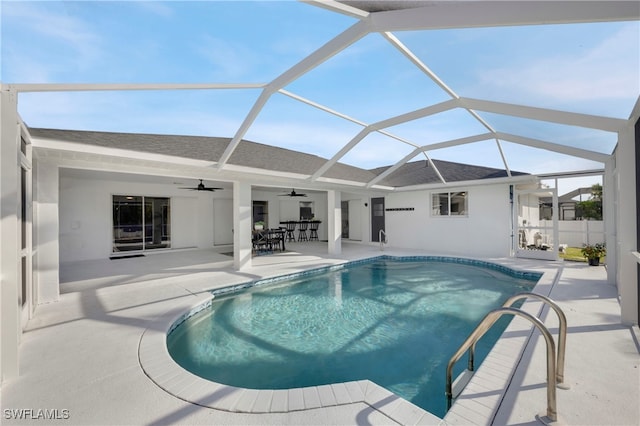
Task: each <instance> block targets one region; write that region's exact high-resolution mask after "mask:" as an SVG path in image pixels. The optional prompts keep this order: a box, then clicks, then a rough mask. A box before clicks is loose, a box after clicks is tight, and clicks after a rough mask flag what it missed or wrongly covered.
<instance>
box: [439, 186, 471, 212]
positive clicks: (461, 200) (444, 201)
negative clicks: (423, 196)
mask: <svg viewBox="0 0 640 426" xmlns="http://www.w3.org/2000/svg"><path fill="white" fill-rule="evenodd" d="M467 210H468V208H467V192H439V193H435V194H432V195H431V215H432V216H467Z"/></svg>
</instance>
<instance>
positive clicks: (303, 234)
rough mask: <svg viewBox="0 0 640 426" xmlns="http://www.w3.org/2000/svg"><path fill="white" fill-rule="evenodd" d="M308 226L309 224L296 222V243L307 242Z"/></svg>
mask: <svg viewBox="0 0 640 426" xmlns="http://www.w3.org/2000/svg"><path fill="white" fill-rule="evenodd" d="M308 226H309V222H307V221H302V222H298V241H309V238H308V237H307V227H308Z"/></svg>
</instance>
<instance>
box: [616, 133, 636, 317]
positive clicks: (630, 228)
mask: <svg viewBox="0 0 640 426" xmlns="http://www.w3.org/2000/svg"><path fill="white" fill-rule="evenodd" d="M633 130H634V129H633V125H632V124H631V123H630V126H629V127H628V128H627V129H625V130H623V131H621V132H620V133H619V135H618V147H617V148H616V169H617V172H618V173H617V175H618V176H617V182H616V184H617V187H618V206H617V224H616V225H617V230H616V234H617V237H618V246H617V249H618V250H617V252H618V259H617V260H618V262H617V265H616V267H617V269H618V276H617V285H618V295H619V299H620V309H621V317H622V323H623V324H638V263H637V261H636V257H635V256H634V255H633V252H636V251H637V250H638V245H637V241H636V228H637V226H636V225H637V224H636V212H637V210H636V164H635V158H636V154H635V148H636V146H635V145H636V144H640V141H635V140H634V132H633Z"/></svg>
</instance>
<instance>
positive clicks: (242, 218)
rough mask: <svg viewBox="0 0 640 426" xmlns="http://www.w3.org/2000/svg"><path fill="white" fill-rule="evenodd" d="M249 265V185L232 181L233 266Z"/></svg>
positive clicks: (239, 267) (237, 268)
mask: <svg viewBox="0 0 640 426" xmlns="http://www.w3.org/2000/svg"><path fill="white" fill-rule="evenodd" d="M250 266H251V185H250V184H248V183H246V182H234V183H233V267H234V268H235V269H236V270H238V271H240V270H243V269H246V268H248V267H250Z"/></svg>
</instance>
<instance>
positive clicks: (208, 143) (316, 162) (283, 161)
mask: <svg viewBox="0 0 640 426" xmlns="http://www.w3.org/2000/svg"><path fill="white" fill-rule="evenodd" d="M29 131H30V133H31V135H32V136H33V137H37V138H42V139H52V140H60V141H67V142H75V143H80V144H87V145H94V146H101V147H105V148H117V149H123V150H131V151H138V152H149V153H154V154H163V155H169V156H174V157H183V158H190V159H197V160H205V161H218V160H219V159H220V157H221V156H222V154H223V153H224V150H225V149H226V148H227V146H228V145H229V142H230V141H231V138H222V137H208V136H207V137H205V136H179V135H155V134H144V133H113V132H96V131H86V130H60V129H41V128H30V129H29ZM326 161H327V159H325V158H322V157H318V156H317V155H312V154H306V153H303V152H298V151H292V150H290V149H284V148H278V147H274V146H270V145H265V144H260V143H256V142H251V141H246V140H242V141H241V142H240V143H239V144H238V146H237V147H236V149H235V150H234V152H233V154H232V155H231V157H230V158H229V164H234V165H239V166H245V167H252V168H257V169H264V170H272V171H281V172H290V173H300V174H305V175H308V174H311V173H313V172H315V171H316V170H318V169H319V168H320V167H321V166H322V165H323V164H325V162H326ZM433 161H434V164H435V165H436V167H437V168H438V170H439V171H440V173H441V174H442V176H443V177H444V178H445V180H446V181H447V182H458V181H468V180H478V179H491V178H499V177H506V176H507V173H506V171H505V170H502V169H493V168H489V167H481V166H472V165H469V164H461V163H453V162H449V161H441V160H433ZM425 164H426V162H425V161H415V162H410V163H406V164H404V165H402V166H401V167H399V168H398V169H397V170H395V171H394V172H393V173H391V174H390V175H389V176H387V177H386V178H384V179H382V180H381V181H380V182H379V184H381V185H385V186H392V187H403V186H410V185H420V184H428V183H439V182H440V179H439V178H438V176H437V174H436V173H435V171H434V170H433V168H432V167H426V166H425ZM389 167H391V166H386V167H379V168H376V169H372V170H365V169H361V168H358V167H354V166H349V165H347V164H343V163H336V164H335V165H333V166H332V167H331V168H330V169H329V170H328V171H327V172H326V173H325V174H324V176H325V177H329V178H335V179H344V180H350V181H355V182H363V183H364V182H369V181H370V180H372V179H373V178H374V177H376V176H377V175H379V174H380V173H383V172H384V171H385V170H387V169H388V168H389ZM511 173H512V175H514V176H516V175H524V174H526V173H521V172H513V171H512V172H511Z"/></svg>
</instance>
